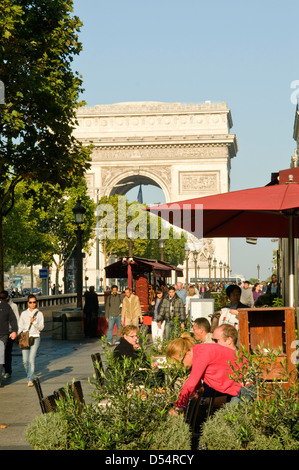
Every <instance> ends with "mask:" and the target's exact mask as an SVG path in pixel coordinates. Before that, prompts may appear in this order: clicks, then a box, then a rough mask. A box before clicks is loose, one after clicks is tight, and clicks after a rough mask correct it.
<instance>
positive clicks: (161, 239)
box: [159, 238, 165, 261]
mask: <svg viewBox="0 0 299 470" xmlns="http://www.w3.org/2000/svg"><path fill="white" fill-rule="evenodd" d="M159 248H160V259H161V261H164V248H165V240H164V238H160V240H159Z"/></svg>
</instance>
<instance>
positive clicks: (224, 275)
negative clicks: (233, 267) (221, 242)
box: [223, 263, 226, 284]
mask: <svg viewBox="0 0 299 470" xmlns="http://www.w3.org/2000/svg"><path fill="white" fill-rule="evenodd" d="M223 282H224V284H225V283H226V263H223Z"/></svg>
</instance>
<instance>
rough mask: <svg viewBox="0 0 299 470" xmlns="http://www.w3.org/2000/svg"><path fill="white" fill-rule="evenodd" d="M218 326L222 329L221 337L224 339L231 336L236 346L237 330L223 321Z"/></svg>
mask: <svg viewBox="0 0 299 470" xmlns="http://www.w3.org/2000/svg"><path fill="white" fill-rule="evenodd" d="M218 328H221V330H222V337H223V339H224V341H225V340H227V338H231V339H232V340H233V343H234V345H235V346H236V344H237V342H238V331H237V330H236V328H235V327H234V326H233V325H229V324H228V323H223V324H222V325H220V326H219V327H218Z"/></svg>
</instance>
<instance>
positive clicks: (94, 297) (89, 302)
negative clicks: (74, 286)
mask: <svg viewBox="0 0 299 470" xmlns="http://www.w3.org/2000/svg"><path fill="white" fill-rule="evenodd" d="M84 299H85V304H84V308H83V314H84V334H85V336H87V337H90V338H95V337H96V336H97V329H98V310H99V300H98V294H97V293H96V292H95V289H94V286H90V288H89V291H86V292H85V294H84Z"/></svg>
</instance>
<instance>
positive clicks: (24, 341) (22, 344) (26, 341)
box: [18, 311, 38, 349]
mask: <svg viewBox="0 0 299 470" xmlns="http://www.w3.org/2000/svg"><path fill="white" fill-rule="evenodd" d="M37 314H38V311H37V312H35V314H34V315H33V318H34V317H35V316H36V315H37ZM31 325H32V323H31V322H30V325H29V328H28V330H27V331H22V333H20V334H19V335H18V341H19V348H20V349H25V348H29V347H30V346H32V345H33V344H34V338H33V337H32V336H31V337H30V336H29V330H30V328H31Z"/></svg>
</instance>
